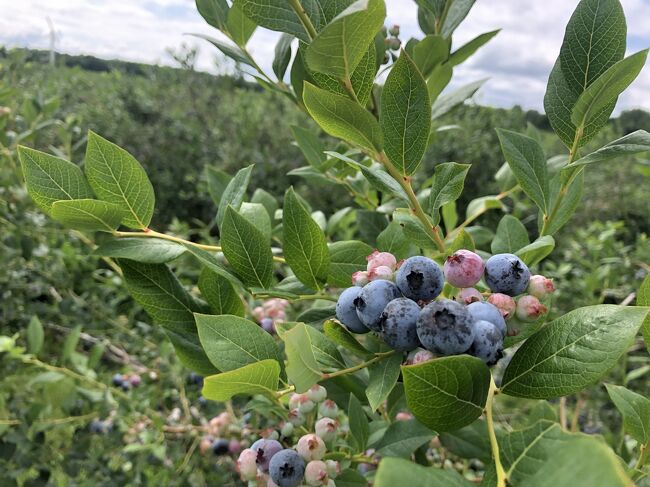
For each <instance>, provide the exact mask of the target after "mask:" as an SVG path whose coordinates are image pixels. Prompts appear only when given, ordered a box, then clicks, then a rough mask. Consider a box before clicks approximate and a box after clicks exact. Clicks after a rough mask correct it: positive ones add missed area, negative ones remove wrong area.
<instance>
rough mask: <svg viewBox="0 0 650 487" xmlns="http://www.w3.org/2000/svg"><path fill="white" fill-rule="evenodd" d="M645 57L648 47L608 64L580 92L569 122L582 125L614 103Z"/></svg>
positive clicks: (638, 70) (635, 74) (639, 69)
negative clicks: (601, 72)
mask: <svg viewBox="0 0 650 487" xmlns="http://www.w3.org/2000/svg"><path fill="white" fill-rule="evenodd" d="M647 57H648V49H645V50H643V51H639V52H637V53H636V54H632V55H631V56H629V57H626V58H625V59H622V60H621V61H618V62H617V63H615V64H613V65H612V66H610V67H609V68H608V69H607V71H605V72H604V73H603V74H601V75H600V76H599V77H598V78H596V79H595V80H594V81H593V82H592V83H591V84H590V85H589V86H588V87H587V89H585V91H583V92H582V94H581V95H580V98H578V101H576V104H575V105H574V106H573V110H571V122H572V123H573V124H574V125H575V126H576V127H583V126H585V125H587V124H589V123H590V122H591V121H592V120H593V119H594V118H595V117H597V116H598V114H599V113H600V112H601V111H602V110H603V109H606V108H607V107H608V106H609V105H611V104H612V103H616V100H617V98H618V95H620V94H621V93H623V91H624V90H625V89H626V88H627V87H628V86H630V84H632V81H634V80H635V79H636V77H637V76H638V75H639V73H640V72H641V69H643V65H644V64H645V62H646V59H647Z"/></svg>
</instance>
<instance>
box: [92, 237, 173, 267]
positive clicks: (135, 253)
mask: <svg viewBox="0 0 650 487" xmlns="http://www.w3.org/2000/svg"><path fill="white" fill-rule="evenodd" d="M185 251H186V249H185V247H183V246H182V245H180V244H177V243H175V242H170V241H169V240H163V239H161V238H115V239H112V240H107V241H106V242H103V243H102V244H100V245H99V247H97V248H96V249H95V250H94V251H93V254H95V255H101V256H104V257H113V258H116V259H131V260H135V261H137V262H144V263H145V264H164V263H165V262H169V261H171V260H174V259H176V258H177V257H179V256H180V255H181V254H183V253H184V252H185Z"/></svg>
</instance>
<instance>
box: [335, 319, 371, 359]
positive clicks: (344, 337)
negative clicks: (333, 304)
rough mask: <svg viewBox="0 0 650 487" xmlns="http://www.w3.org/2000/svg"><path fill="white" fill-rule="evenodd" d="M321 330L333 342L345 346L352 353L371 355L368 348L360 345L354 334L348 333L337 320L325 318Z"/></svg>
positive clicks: (364, 355) (363, 355)
mask: <svg viewBox="0 0 650 487" xmlns="http://www.w3.org/2000/svg"><path fill="white" fill-rule="evenodd" d="M323 332H324V333H325V336H326V337H328V338H329V339H330V340H332V341H333V342H335V343H338V344H339V345H341V346H342V347H344V348H347V349H348V350H350V351H351V352H353V353H356V354H357V355H360V356H362V357H368V356H370V355H372V354H371V353H370V352H369V351H368V350H366V349H365V348H364V347H363V345H361V344H360V343H359V342H358V341H357V339H356V338H354V335H352V333H350V332H349V331H348V330H347V328H345V327H344V326H343V325H341V324H340V323H339V322H338V321H334V320H327V321H326V322H325V323H323Z"/></svg>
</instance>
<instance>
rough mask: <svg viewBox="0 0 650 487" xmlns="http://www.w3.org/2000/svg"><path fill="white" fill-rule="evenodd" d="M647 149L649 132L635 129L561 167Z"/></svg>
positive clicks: (608, 158)
mask: <svg viewBox="0 0 650 487" xmlns="http://www.w3.org/2000/svg"><path fill="white" fill-rule="evenodd" d="M648 151H650V133H648V132H646V131H645V130H637V131H636V132H632V133H631V134H627V135H625V136H623V137H621V138H620V139H616V140H614V141H612V142H610V143H609V144H606V145H604V146H603V147H601V148H600V149H598V150H596V151H594V152H592V153H591V154H588V155H586V156H584V157H581V158H580V159H578V160H577V161H575V162H572V163H571V164H569V165H567V166H565V167H564V168H563V169H567V168H572V167H576V166H585V165H587V164H593V163H594V162H602V161H608V160H610V159H615V158H617V157H623V156H631V155H634V154H639V153H640V152H648Z"/></svg>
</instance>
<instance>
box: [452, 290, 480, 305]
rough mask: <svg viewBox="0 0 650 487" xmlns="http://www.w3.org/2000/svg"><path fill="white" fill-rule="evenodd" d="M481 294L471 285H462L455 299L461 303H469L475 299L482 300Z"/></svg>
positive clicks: (475, 300)
mask: <svg viewBox="0 0 650 487" xmlns="http://www.w3.org/2000/svg"><path fill="white" fill-rule="evenodd" d="M482 300H483V295H482V294H481V293H480V292H479V291H478V290H477V289H476V288H473V287H464V288H463V289H461V290H460V291H458V294H457V296H456V301H458V302H459V303H462V304H471V303H475V302H477V301H482Z"/></svg>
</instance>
